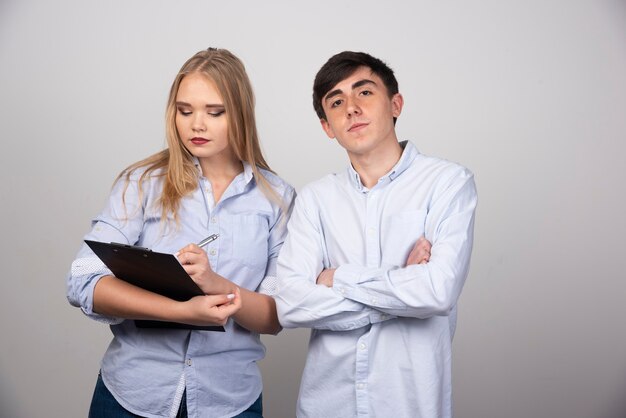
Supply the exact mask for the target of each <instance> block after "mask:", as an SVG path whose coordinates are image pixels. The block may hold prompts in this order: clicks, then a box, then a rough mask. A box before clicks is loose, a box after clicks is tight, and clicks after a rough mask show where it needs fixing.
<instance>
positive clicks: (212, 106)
mask: <svg viewBox="0 0 626 418" xmlns="http://www.w3.org/2000/svg"><path fill="white" fill-rule="evenodd" d="M176 106H187V107H192V106H191V105H190V104H189V103H187V102H176ZM205 107H206V108H207V109H216V108H223V107H224V105H223V104H207V105H206V106H205Z"/></svg>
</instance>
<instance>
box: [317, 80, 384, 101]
mask: <svg viewBox="0 0 626 418" xmlns="http://www.w3.org/2000/svg"><path fill="white" fill-rule="evenodd" d="M367 84H373V85H376V83H375V82H374V81H372V80H369V79H367V78H365V79H363V80H359V81H357V82H356V83H354V84H352V90H354V89H358V88H359V87H361V86H365V85H367ZM342 93H343V91H342V90H341V89H335V90H333V91H331V92H330V93H328V94H327V95H326V96H325V97H324V101H326V100H328V99H331V98H333V97H335V96H337V95H339V94H342Z"/></svg>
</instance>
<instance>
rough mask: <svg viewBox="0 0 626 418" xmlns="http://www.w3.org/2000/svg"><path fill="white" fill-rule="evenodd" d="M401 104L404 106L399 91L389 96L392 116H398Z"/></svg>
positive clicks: (400, 111)
mask: <svg viewBox="0 0 626 418" xmlns="http://www.w3.org/2000/svg"><path fill="white" fill-rule="evenodd" d="M402 106H404V98H403V97H402V95H401V94H400V93H396V94H394V95H393V97H392V98H391V113H392V114H393V117H394V118H397V117H398V116H400V113H402Z"/></svg>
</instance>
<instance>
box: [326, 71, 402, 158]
mask: <svg viewBox="0 0 626 418" xmlns="http://www.w3.org/2000/svg"><path fill="white" fill-rule="evenodd" d="M402 104H403V100H402V96H401V95H400V94H399V93H397V94H395V95H394V96H393V97H391V98H390V97H389V94H388V92H387V88H386V87H385V84H384V83H383V81H382V79H381V78H380V77H378V76H377V75H376V74H373V73H372V71H371V70H370V69H369V68H368V67H360V68H358V69H357V70H356V71H355V72H354V73H353V74H352V75H350V76H349V77H348V78H346V79H344V80H342V81H340V82H339V83H337V85H336V86H334V87H333V88H332V89H330V91H329V92H328V93H326V95H325V96H324V97H323V98H322V107H323V109H324V112H325V113H326V120H324V119H322V120H321V123H322V128H323V129H324V131H325V132H326V135H328V137H329V138H337V141H338V142H339V144H340V145H341V146H342V147H344V148H345V149H346V151H347V152H348V155H349V156H351V157H352V156H365V155H367V154H370V153H372V152H374V151H377V150H380V149H382V147H385V146H387V145H388V144H394V143H397V138H396V134H395V129H394V124H393V118H394V117H398V116H399V115H400V112H401V111H402Z"/></svg>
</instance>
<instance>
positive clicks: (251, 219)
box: [232, 214, 269, 275]
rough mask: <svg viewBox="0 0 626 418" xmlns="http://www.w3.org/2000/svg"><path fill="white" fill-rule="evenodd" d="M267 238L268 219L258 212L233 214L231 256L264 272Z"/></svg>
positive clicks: (257, 270)
mask: <svg viewBox="0 0 626 418" xmlns="http://www.w3.org/2000/svg"><path fill="white" fill-rule="evenodd" d="M268 238H269V222H268V219H267V218H266V217H264V216H262V215H258V214H252V215H250V214H247V215H235V216H233V247H232V249H233V258H234V259H236V260H238V261H239V262H240V263H241V264H242V265H244V266H246V267H248V268H250V269H252V270H254V271H255V272H259V273H260V274H261V275H263V274H265V267H266V266H267V256H268V255H267V254H268Z"/></svg>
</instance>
